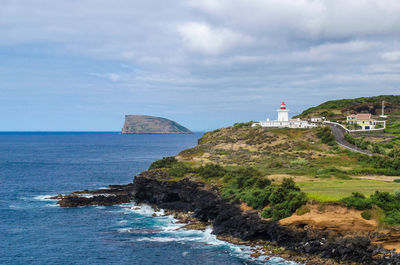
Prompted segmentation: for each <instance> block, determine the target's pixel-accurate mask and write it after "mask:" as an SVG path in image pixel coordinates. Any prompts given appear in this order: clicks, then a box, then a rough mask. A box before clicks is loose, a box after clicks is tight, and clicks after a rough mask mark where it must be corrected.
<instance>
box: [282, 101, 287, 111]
mask: <svg viewBox="0 0 400 265" xmlns="http://www.w3.org/2000/svg"><path fill="white" fill-rule="evenodd" d="M281 109H286V104H285V102H284V101H282V103H281Z"/></svg>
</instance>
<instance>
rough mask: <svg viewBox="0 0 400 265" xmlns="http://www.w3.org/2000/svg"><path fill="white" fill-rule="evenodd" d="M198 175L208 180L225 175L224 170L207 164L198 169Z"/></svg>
mask: <svg viewBox="0 0 400 265" xmlns="http://www.w3.org/2000/svg"><path fill="white" fill-rule="evenodd" d="M198 173H199V175H200V176H201V177H203V178H205V179H208V178H212V177H217V178H219V177H223V176H224V175H225V174H226V170H225V169H224V168H223V167H221V166H220V165H214V164H207V165H205V166H202V167H200V168H199V169H198Z"/></svg>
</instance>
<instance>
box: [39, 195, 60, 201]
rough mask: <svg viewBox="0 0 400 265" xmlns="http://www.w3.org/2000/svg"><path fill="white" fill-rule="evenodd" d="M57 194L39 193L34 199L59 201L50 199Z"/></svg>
mask: <svg viewBox="0 0 400 265" xmlns="http://www.w3.org/2000/svg"><path fill="white" fill-rule="evenodd" d="M53 196H55V195H37V196H34V197H33V199H34V200H37V201H57V199H50V197H53Z"/></svg>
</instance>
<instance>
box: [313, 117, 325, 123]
mask: <svg viewBox="0 0 400 265" xmlns="http://www.w3.org/2000/svg"><path fill="white" fill-rule="evenodd" d="M324 120H325V117H311V118H310V121H311V122H323V121H324Z"/></svg>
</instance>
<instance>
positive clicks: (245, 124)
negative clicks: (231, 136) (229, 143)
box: [233, 121, 254, 128]
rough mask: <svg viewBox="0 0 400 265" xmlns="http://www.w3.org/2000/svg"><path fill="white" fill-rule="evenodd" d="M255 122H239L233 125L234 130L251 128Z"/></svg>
mask: <svg viewBox="0 0 400 265" xmlns="http://www.w3.org/2000/svg"><path fill="white" fill-rule="evenodd" d="M253 123H254V121H248V122H238V123H235V124H234V125H233V127H234V128H246V127H247V128H250V127H251V125H252V124H253Z"/></svg>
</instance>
